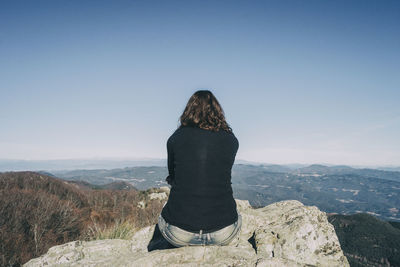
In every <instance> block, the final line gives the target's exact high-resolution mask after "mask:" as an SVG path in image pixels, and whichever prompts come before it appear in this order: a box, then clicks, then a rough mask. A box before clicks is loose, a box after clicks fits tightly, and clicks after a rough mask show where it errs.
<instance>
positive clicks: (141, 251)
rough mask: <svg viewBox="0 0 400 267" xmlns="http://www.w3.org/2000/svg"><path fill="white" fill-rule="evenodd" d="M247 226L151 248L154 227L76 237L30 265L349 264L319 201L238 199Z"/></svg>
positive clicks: (53, 248) (51, 249)
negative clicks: (222, 238)
mask: <svg viewBox="0 0 400 267" xmlns="http://www.w3.org/2000/svg"><path fill="white" fill-rule="evenodd" d="M237 204H238V210H239V212H240V213H241V215H242V220H243V221H242V222H243V226H242V231H241V233H240V236H239V238H238V240H236V242H233V243H232V244H231V245H229V246H222V247H220V246H206V247H183V248H176V249H168V250H154V251H152V252H148V251H147V245H148V243H149V241H150V239H151V238H152V235H153V231H154V227H155V226H151V227H146V228H143V229H141V230H140V231H138V232H137V233H136V234H135V235H134V237H133V238H132V239H131V240H119V239H114V240H97V241H90V242H84V241H74V242H70V243H67V244H64V245H60V246H55V247H52V248H50V249H49V251H48V252H47V253H46V254H45V255H43V256H41V257H39V258H36V259H32V260H30V261H29V262H28V263H26V264H25V265H24V266H45V265H46V266H52V265H57V266H182V265H184V266H258V267H261V266H279V267H280V266H341V267H342V266H349V264H348V262H347V259H346V257H345V256H344V255H343V251H342V250H341V248H340V244H339V241H338V238H337V236H336V233H335V230H334V228H333V226H332V225H331V224H330V223H329V222H328V220H327V216H326V214H325V213H324V212H321V211H320V210H319V209H318V208H317V207H314V206H304V205H303V204H302V203H300V202H299V201H295V200H288V201H281V202H277V203H274V204H271V205H268V206H266V207H264V208H261V209H253V208H252V207H251V206H250V204H249V202H248V201H243V200H237Z"/></svg>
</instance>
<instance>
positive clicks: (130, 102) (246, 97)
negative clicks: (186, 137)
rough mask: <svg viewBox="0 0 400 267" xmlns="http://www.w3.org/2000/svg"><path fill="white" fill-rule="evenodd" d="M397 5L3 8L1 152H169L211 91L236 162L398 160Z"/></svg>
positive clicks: (11, 4)
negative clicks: (191, 108) (199, 99)
mask: <svg viewBox="0 0 400 267" xmlns="http://www.w3.org/2000/svg"><path fill="white" fill-rule="evenodd" d="M399 72H400V2H399V1H378V0H376V1H348V0H346V1H74V0H68V1H67V0H65V1H62V0H58V1H54V0H52V1H1V2H0V101H1V102H0V103H1V105H0V158H3V159H63V158H91V157H100V158H102V157H107V158H113V157H118V158H142V157H151V158H165V157H166V145H165V143H166V140H167V138H168V137H169V136H170V135H171V134H172V132H173V131H174V130H175V129H176V127H177V122H178V118H179V116H180V114H181V112H182V111H183V108H184V106H185V104H186V102H187V100H188V98H189V97H190V95H191V94H192V93H193V92H195V91H196V90H197V89H203V88H207V89H210V90H212V91H213V92H214V93H215V95H216V97H217V98H218V99H219V101H220V103H221V104H222V107H223V108H224V110H225V113H226V117H227V120H228V122H229V123H230V124H231V126H232V128H233V130H234V132H235V134H236V136H237V137H238V139H239V142H240V148H239V152H238V155H237V158H239V159H245V160H252V161H259V162H269V163H294V162H297V163H331V164H350V165H382V164H395V165H400V138H399V136H400V105H399V103H400V73H399Z"/></svg>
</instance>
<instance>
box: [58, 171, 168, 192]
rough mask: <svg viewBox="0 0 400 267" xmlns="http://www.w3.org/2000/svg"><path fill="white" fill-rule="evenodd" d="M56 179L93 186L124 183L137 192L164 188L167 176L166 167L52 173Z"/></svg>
mask: <svg viewBox="0 0 400 267" xmlns="http://www.w3.org/2000/svg"><path fill="white" fill-rule="evenodd" d="M52 173H53V174H54V175H56V176H57V177H60V178H63V179H66V180H73V181H86V182H89V183H91V184H95V185H104V184H109V183H113V182H117V181H119V182H126V183H129V184H131V185H132V186H134V187H135V188H137V189H139V190H146V189H149V188H151V187H160V186H166V185H167V182H166V181H165V178H166V177H167V175H168V171H167V168H166V167H157V166H152V167H126V168H123V169H111V170H107V169H99V170H73V171H53V172H52Z"/></svg>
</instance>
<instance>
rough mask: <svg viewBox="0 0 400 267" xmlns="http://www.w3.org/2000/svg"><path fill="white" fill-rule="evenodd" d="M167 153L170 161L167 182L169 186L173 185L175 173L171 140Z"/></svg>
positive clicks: (168, 143)
mask: <svg viewBox="0 0 400 267" xmlns="http://www.w3.org/2000/svg"><path fill="white" fill-rule="evenodd" d="M167 152H168V160H167V161H168V174H169V175H168V176H167V178H166V179H165V180H166V181H167V183H168V184H169V185H172V183H173V180H174V175H175V172H174V153H173V150H172V145H171V142H170V140H168V142H167Z"/></svg>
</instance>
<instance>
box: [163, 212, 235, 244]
mask: <svg viewBox="0 0 400 267" xmlns="http://www.w3.org/2000/svg"><path fill="white" fill-rule="evenodd" d="M158 227H159V229H160V232H161V234H162V235H163V236H164V238H165V239H166V240H167V241H168V242H169V243H171V244H172V245H174V246H176V247H183V246H206V245H219V246H225V245H228V244H229V243H231V242H232V240H234V239H235V238H238V237H239V233H240V229H241V227H242V217H241V216H240V214H238V219H237V221H236V222H235V223H233V224H231V225H228V226H226V227H224V228H222V229H220V230H217V231H215V232H210V233H203V230H200V231H199V232H196V233H192V232H188V231H186V230H183V229H181V228H179V227H177V226H174V225H171V224H169V223H167V222H166V221H165V220H164V218H163V217H162V216H161V214H160V216H159V217H158Z"/></svg>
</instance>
